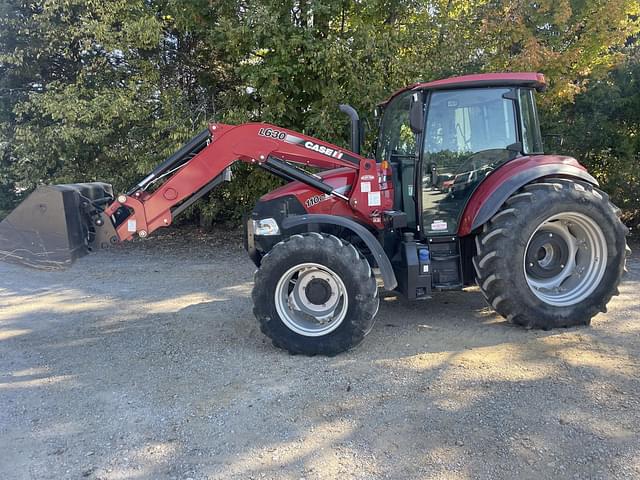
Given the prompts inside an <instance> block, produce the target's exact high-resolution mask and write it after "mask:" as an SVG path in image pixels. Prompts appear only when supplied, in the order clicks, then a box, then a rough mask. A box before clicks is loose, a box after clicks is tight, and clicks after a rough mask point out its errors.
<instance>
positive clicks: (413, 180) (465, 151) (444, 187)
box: [375, 74, 544, 240]
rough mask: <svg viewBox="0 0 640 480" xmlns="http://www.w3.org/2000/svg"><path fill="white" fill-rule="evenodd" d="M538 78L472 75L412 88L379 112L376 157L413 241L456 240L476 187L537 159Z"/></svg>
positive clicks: (540, 83)
mask: <svg viewBox="0 0 640 480" xmlns="http://www.w3.org/2000/svg"><path fill="white" fill-rule="evenodd" d="M542 88H544V78H543V77H542V76H541V75H537V74H493V75H491V74H490V75H470V76H467V77H458V78H453V79H449V80H445V81H437V82H431V83H425V84H417V85H413V86H411V87H408V88H406V89H404V90H401V91H399V92H396V93H395V94H394V95H393V96H392V97H391V98H390V99H389V100H387V101H386V102H385V103H383V104H381V105H380V107H381V108H382V109H383V116H382V120H381V122H380V131H379V136H378V142H377V147H376V152H375V157H376V160H377V161H378V162H383V161H386V162H388V163H389V164H390V166H391V168H392V170H393V173H394V175H393V178H394V182H395V183H394V189H395V207H396V209H398V210H401V211H404V212H405V213H406V214H407V219H408V220H407V222H408V226H409V228H411V229H413V230H414V231H415V232H416V234H417V236H418V238H420V239H422V240H424V239H426V238H427V237H438V236H451V235H456V234H457V232H458V227H459V224H460V221H461V216H462V214H463V211H464V209H465V206H466V204H467V202H468V200H469V198H470V197H471V195H472V194H473V192H474V191H475V190H476V188H477V187H478V186H479V185H480V183H481V182H482V181H483V180H484V179H485V178H486V177H487V176H488V175H490V174H491V172H493V171H494V170H495V169H496V168H497V167H499V166H501V165H503V164H504V163H506V162H509V161H510V160H513V159H515V158H516V157H519V156H523V155H530V154H540V153H542V141H541V135H540V127H539V122H538V114H537V110H536V105H535V99H534V91H535V90H536V89H538V90H541V89H542Z"/></svg>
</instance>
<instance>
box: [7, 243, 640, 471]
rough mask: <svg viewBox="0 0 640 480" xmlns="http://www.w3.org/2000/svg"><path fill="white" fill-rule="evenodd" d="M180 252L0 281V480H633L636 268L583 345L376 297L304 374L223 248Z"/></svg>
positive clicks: (573, 335) (583, 335) (454, 303)
mask: <svg viewBox="0 0 640 480" xmlns="http://www.w3.org/2000/svg"><path fill="white" fill-rule="evenodd" d="M223 236H224V237H225V238H226V239H223V238H222V237H223ZM182 237H183V234H181V233H176V232H175V231H174V232H172V233H169V234H166V235H162V236H159V237H156V238H152V239H149V240H147V241H145V242H136V243H134V244H131V245H126V246H121V247H118V248H115V249H113V250H111V251H108V252H103V253H100V254H97V255H94V256H91V257H85V258H83V259H81V260H80V261H79V262H78V263H77V264H76V265H75V266H74V268H72V269H70V270H68V271H64V272H44V273H43V272H37V271H33V270H25V269H21V268H19V267H14V266H10V265H4V264H2V265H0V478H2V479H13V478H17V479H22V478H25V479H27V478H29V479H30V478H38V479H39V478H50V479H62V478H73V479H76V478H93V479H98V478H100V479H124V478H127V479H130V478H135V479H138V478H144V479H146V478H153V479H174V478H175V479H188V478H191V479H194V480H195V479H204V478H209V479H222V478H224V479H229V478H231V479H235V478H237V479H252V478H274V479H285V478H286V479H289V478H291V479H296V480H298V479H302V478H304V479H309V480H311V479H336V478H340V479H351V478H358V479H377V478H394V479H395V478H403V479H427V478H435V479H449V478H456V479H457V478H463V479H464V478H504V479H513V478H518V479H526V478H531V479H559V478H569V479H573V478H576V479H591V478H594V479H595V478H620V479H629V478H638V479H640V419H639V418H638V415H637V412H638V406H639V403H640V402H639V400H638V399H639V398H640V369H639V368H638V367H639V364H640V338H639V335H638V334H639V333H640V323H639V322H638V321H639V320H640V307H639V303H640V302H639V301H638V290H639V289H640V257H639V256H634V257H633V258H632V259H631V260H630V265H629V267H630V273H629V274H628V275H627V277H626V280H625V282H624V284H623V285H622V288H621V292H622V295H621V296H620V297H617V298H616V299H615V300H614V301H613V302H612V303H611V304H610V306H609V313H608V314H606V315H599V316H598V317H596V318H595V319H594V322H593V325H592V327H590V328H577V329H567V330H559V331H550V332H541V331H525V330H522V329H520V328H517V327H513V326H510V325H508V324H506V323H505V322H504V321H503V320H502V319H501V318H499V317H498V316H496V315H495V314H494V313H493V312H492V311H491V310H489V309H487V308H486V307H485V303H484V300H483V298H482V296H481V294H480V293H479V292H478V290H477V289H469V290H467V291H465V292H463V293H446V294H440V295H437V296H435V297H434V298H433V300H431V301H428V302H420V303H409V302H406V301H404V300H402V299H400V298H395V297H388V298H386V299H385V300H384V301H383V302H382V305H381V308H380V312H379V314H378V321H377V324H376V326H375V327H374V329H373V331H372V332H371V334H370V335H369V336H368V337H367V339H366V341H365V342H364V343H363V344H362V345H361V346H360V347H359V348H357V349H356V350H355V351H352V352H349V353H346V354H342V355H339V356H337V357H334V358H322V357H316V358H306V357H300V356H290V355H288V354H286V353H284V352H282V351H279V350H276V349H274V348H273V347H272V346H271V344H270V342H268V341H267V340H266V339H265V338H264V337H263V336H262V334H261V333H260V331H259V330H258V328H257V325H256V321H255V320H254V318H253V315H252V313H251V300H250V291H251V288H252V281H251V279H252V274H253V270H254V268H253V265H252V264H251V262H250V261H249V260H248V259H247V256H246V254H245V253H244V251H243V250H242V248H241V247H240V240H239V236H238V234H237V233H234V232H231V233H229V232H227V233H225V234H224V235H223V234H222V233H219V234H216V235H196V234H193V233H192V234H189V235H187V238H186V240H185V238H182Z"/></svg>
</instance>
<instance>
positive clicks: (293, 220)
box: [282, 214, 398, 290]
mask: <svg viewBox="0 0 640 480" xmlns="http://www.w3.org/2000/svg"><path fill="white" fill-rule="evenodd" d="M312 224H316V225H318V224H324V225H338V226H340V227H344V228H348V229H349V230H351V231H352V232H353V233H355V234H356V235H358V237H360V239H361V240H362V241H363V242H364V243H365V245H366V246H367V247H368V248H369V250H371V253H372V255H373V258H374V259H375V261H376V263H377V264H378V267H379V268H380V273H381V274H382V280H383V282H384V288H385V289H387V290H393V289H394V288H396V287H397V286H398V281H397V280H396V274H395V273H394V271H393V267H392V266H391V261H390V260H389V257H387V254H386V253H384V249H383V248H382V245H380V242H378V240H377V239H376V237H374V236H373V234H372V233H371V232H370V231H369V230H367V229H366V228H365V227H363V226H362V225H360V224H359V223H357V222H355V221H354V220H351V219H350V218H347V217H338V216H335V215H322V214H306V215H291V216H288V217H285V218H284V220H282V228H283V229H285V230H288V229H290V228H293V227H299V226H301V225H312Z"/></svg>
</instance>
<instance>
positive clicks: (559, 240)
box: [524, 212, 607, 307]
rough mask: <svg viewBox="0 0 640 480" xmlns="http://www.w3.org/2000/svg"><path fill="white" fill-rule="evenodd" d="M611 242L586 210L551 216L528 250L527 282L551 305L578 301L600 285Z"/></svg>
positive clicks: (535, 233)
mask: <svg viewBox="0 0 640 480" xmlns="http://www.w3.org/2000/svg"><path fill="white" fill-rule="evenodd" d="M606 259H607V242H606V239H605V237H604V234H603V233H602V229H601V228H600V226H599V225H598V224H597V223H596V222H595V221H594V220H593V219H592V218H591V217H588V216H586V215H584V214H582V213H577V212H564V213H560V214H557V215H553V216H552V217H549V218H548V219H547V220H545V221H544V222H542V223H541V224H540V225H539V226H538V228H537V229H536V231H535V232H534V233H533V234H532V235H531V237H530V239H529V242H528V244H527V247H526V250H525V258H524V262H525V264H524V271H525V278H526V281H527V284H528V285H529V288H530V289H531V291H532V292H533V293H534V295H536V297H538V298H539V299H540V300H542V301H544V302H545V303H547V304H549V305H554V306H558V307H565V306H570V305H575V304H576V303H579V302H581V301H582V300H584V299H585V298H586V297H588V296H589V295H590V294H591V293H592V292H593V291H594V290H595V289H596V287H597V286H598V285H599V283H600V281H601V280H602V277H603V275H604V271H605V269H606V265H607V262H606Z"/></svg>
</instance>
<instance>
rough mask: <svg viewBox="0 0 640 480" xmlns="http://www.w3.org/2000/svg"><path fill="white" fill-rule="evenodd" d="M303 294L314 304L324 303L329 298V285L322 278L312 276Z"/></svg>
mask: <svg viewBox="0 0 640 480" xmlns="http://www.w3.org/2000/svg"><path fill="white" fill-rule="evenodd" d="M305 294H306V296H307V299H309V301H310V302H311V303H313V304H314V305H324V304H326V303H327V302H328V301H329V299H330V298H331V285H329V282H327V281H326V280H324V279H322V278H314V279H312V280H311V281H310V282H309V283H308V285H307V287H306V288H305Z"/></svg>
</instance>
